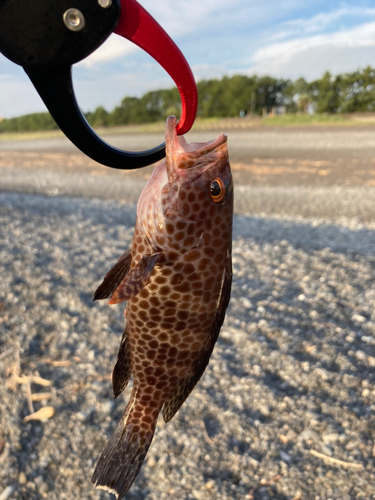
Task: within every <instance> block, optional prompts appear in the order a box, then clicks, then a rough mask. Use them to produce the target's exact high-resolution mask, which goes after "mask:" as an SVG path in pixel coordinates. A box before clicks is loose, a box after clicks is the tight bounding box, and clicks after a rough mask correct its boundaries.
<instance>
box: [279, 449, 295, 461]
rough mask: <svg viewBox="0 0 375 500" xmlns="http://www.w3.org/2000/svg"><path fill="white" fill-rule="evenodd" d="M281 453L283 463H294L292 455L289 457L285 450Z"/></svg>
mask: <svg viewBox="0 0 375 500" xmlns="http://www.w3.org/2000/svg"><path fill="white" fill-rule="evenodd" d="M279 453H280V458H281V460H282V461H283V462H285V463H286V464H290V462H291V461H292V457H291V456H290V455H288V453H286V452H285V451H283V450H280V451H279Z"/></svg>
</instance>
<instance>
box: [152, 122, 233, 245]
mask: <svg viewBox="0 0 375 500" xmlns="http://www.w3.org/2000/svg"><path fill="white" fill-rule="evenodd" d="M165 164H166V171H167V176H168V182H167V183H166V184H165V185H164V186H163V189H162V200H161V201H162V210H163V215H164V219H165V222H166V224H167V223H172V224H173V223H174V224H177V223H178V222H179V223H180V224H179V225H180V226H182V224H183V223H187V224H194V225H195V226H196V230H197V231H199V230H204V229H205V225H206V226H207V225H208V226H212V222H213V221H214V220H217V221H218V220H219V219H218V216H219V218H221V219H222V222H224V221H225V220H228V217H229V218H230V225H231V218H232V212H233V181H232V174H231V169H230V164H229V159H228V148H227V136H226V135H225V134H220V135H219V137H217V139H215V140H213V141H209V142H206V143H194V142H193V143H190V144H189V143H188V142H187V141H186V140H185V138H184V137H183V136H177V134H176V119H175V117H169V118H168V120H167V132H166V162H165ZM208 221H211V223H209V222H208ZM190 231H191V232H193V230H192V229H190ZM188 241H190V240H189V239H188Z"/></svg>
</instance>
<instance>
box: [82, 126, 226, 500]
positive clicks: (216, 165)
mask: <svg viewBox="0 0 375 500" xmlns="http://www.w3.org/2000/svg"><path fill="white" fill-rule="evenodd" d="M175 124H176V122H175V118H174V117H170V118H168V120H167V134H166V151H167V157H166V160H165V161H164V162H162V163H160V164H158V165H157V166H156V167H155V170H154V172H153V174H152V176H151V177H150V179H149V181H148V183H147V185H146V186H145V188H144V190H143V192H142V194H141V197H140V200H139V203H138V209H137V223H136V227H135V231H134V236H133V242H132V248H131V266H130V270H129V269H126V270H125V271H124V273H123V274H124V276H123V279H122V281H121V283H120V284H119V279H118V275H119V272H118V271H116V266H117V269H120V268H121V266H122V267H124V265H123V264H122V265H121V258H120V260H119V262H118V264H117V265H116V266H115V268H113V270H112V271H110V273H111V272H112V274H113V275H116V280H115V282H114V284H113V287H112V288H115V289H114V290H111V293H109V292H108V290H109V289H111V284H110V283H109V281H110V280H107V282H106V279H105V280H104V282H103V284H102V285H101V287H105V289H106V290H107V292H108V293H107V294H106V296H107V297H108V296H111V297H112V299H111V302H112V303H117V302H120V301H122V300H128V302H127V310H126V320H127V321H126V331H125V332H124V335H123V339H122V342H121V346H120V351H119V355H118V359H117V363H116V366H115V369H114V373H113V387H114V393H115V396H117V395H118V394H120V392H121V391H122V390H123V389H124V388H125V387H126V384H127V382H128V380H129V378H130V376H133V391H132V395H131V398H130V401H129V403H128V406H127V408H126V410H125V412H124V414H123V417H122V419H121V421H120V422H119V424H118V426H117V428H116V431H115V433H114V435H113V436H112V437H111V439H110V440H109V443H108V445H107V447H106V449H105V450H104V452H103V454H102V456H101V457H100V459H99V462H98V464H97V467H96V469H95V472H94V476H93V479H92V481H93V482H94V483H95V484H96V486H97V487H101V488H104V489H108V490H109V491H111V492H113V493H115V494H117V495H118V497H119V498H122V497H123V496H124V495H125V494H126V492H127V491H128V490H129V488H130V486H131V484H132V483H133V481H134V479H135V477H136V475H137V473H138V471H139V468H140V466H141V464H142V461H143V459H144V457H145V455H146V453H147V450H148V447H149V445H150V443H151V440H152V437H153V434H154V430H155V425H156V420H157V417H158V414H159V412H160V410H161V409H162V408H163V417H164V420H165V421H168V420H170V419H171V418H172V417H173V415H174V414H175V413H176V411H177V410H178V409H179V408H180V406H181V405H182V404H183V402H184V401H185V399H186V398H187V396H188V395H189V393H190V392H191V390H192V389H193V387H194V386H195V384H196V383H197V382H198V380H199V378H200V377H201V375H202V374H203V372H204V369H205V368H206V366H207V364H208V361H209V357H210V355H211V353H212V350H213V347H214V344H215V342H216V340H217V337H218V334H219V330H220V327H221V325H222V323H223V321H224V316H225V310H226V308H227V305H228V302H229V297H230V288H231V279H232V263H231V253H232V248H231V242H232V217H233V184H232V176H231V171H230V165H229V160H228V153H227V144H226V136H225V135H221V136H219V137H218V139H216V141H212V142H210V143H206V144H191V145H189V144H187V143H186V142H185V140H184V139H183V138H177V136H176V134H175ZM215 180H219V181H220V183H221V186H222V187H224V190H222V193H225V196H224V197H223V199H220V196H221V195H220V196H219V200H220V201H217V200H215V199H213V197H212V195H211V190H212V187H213V186H214V185H213V182H214V181H215ZM214 194H215V193H214ZM145 259H146V260H147V262H146V264H145ZM146 267H147V269H148V271H147V273H146V271H145V270H144V269H145V268H146ZM150 268H151V272H150ZM110 273H108V275H109V274H110ZM108 275H107V276H108ZM134 276H137V277H136V278H134ZM140 283H141V284H140ZM99 288H100V287H99ZM100 298H102V297H100Z"/></svg>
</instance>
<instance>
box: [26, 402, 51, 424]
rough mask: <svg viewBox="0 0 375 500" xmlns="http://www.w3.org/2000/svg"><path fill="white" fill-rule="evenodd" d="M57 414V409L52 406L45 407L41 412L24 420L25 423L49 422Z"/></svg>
mask: <svg viewBox="0 0 375 500" xmlns="http://www.w3.org/2000/svg"><path fill="white" fill-rule="evenodd" d="M54 414H55V409H54V408H53V407H52V406H44V407H43V408H41V409H40V410H38V411H36V412H35V413H32V414H31V415H28V416H27V417H25V418H24V419H23V421H24V422H29V420H47V419H48V418H51V417H53V416H54Z"/></svg>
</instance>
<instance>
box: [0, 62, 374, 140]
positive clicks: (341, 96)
mask: <svg viewBox="0 0 375 500" xmlns="http://www.w3.org/2000/svg"><path fill="white" fill-rule="evenodd" d="M197 86H198V94H199V103H198V113H197V116H198V117H201V118H213V117H214V118H223V117H234V116H239V115H240V116H245V115H253V116H257V115H261V114H262V113H263V110H264V109H265V108H268V109H269V108H272V107H275V106H285V107H286V109H287V112H288V113H297V112H302V113H303V112H316V113H353V112H367V111H375V69H373V68H371V67H367V68H365V69H362V70H358V71H354V72H352V73H345V74H341V75H336V76H333V75H332V74H331V73H329V72H326V73H325V74H324V75H323V76H322V77H321V78H320V79H317V80H314V81H312V82H308V81H307V80H305V79H304V78H299V79H298V80H296V81H291V80H286V79H278V78H273V77H270V76H261V77H259V76H256V75H254V76H245V75H235V76H232V77H227V76H225V77H223V78H222V79H220V80H218V79H211V80H202V81H200V82H198V83H197ZM180 112H181V102H180V95H179V92H178V90H177V88H172V89H166V90H155V91H152V92H147V93H146V94H144V95H143V96H142V97H124V99H122V101H121V103H120V104H119V105H118V106H116V107H115V108H114V109H113V110H112V111H107V110H106V109H104V108H103V107H102V106H99V107H98V108H96V109H95V111H93V112H89V113H87V114H86V115H85V116H86V119H87V120H88V122H89V123H90V125H92V126H94V127H107V126H118V125H127V124H141V123H152V122H156V121H160V120H165V119H166V117H167V116H169V115H176V116H179V115H180ZM57 128H58V127H57V125H56V124H55V122H54V120H53V119H52V117H51V116H50V114H49V113H34V114H30V115H25V116H19V117H16V118H10V119H5V120H2V121H0V133H2V132H20V131H36V130H53V129H57Z"/></svg>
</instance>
